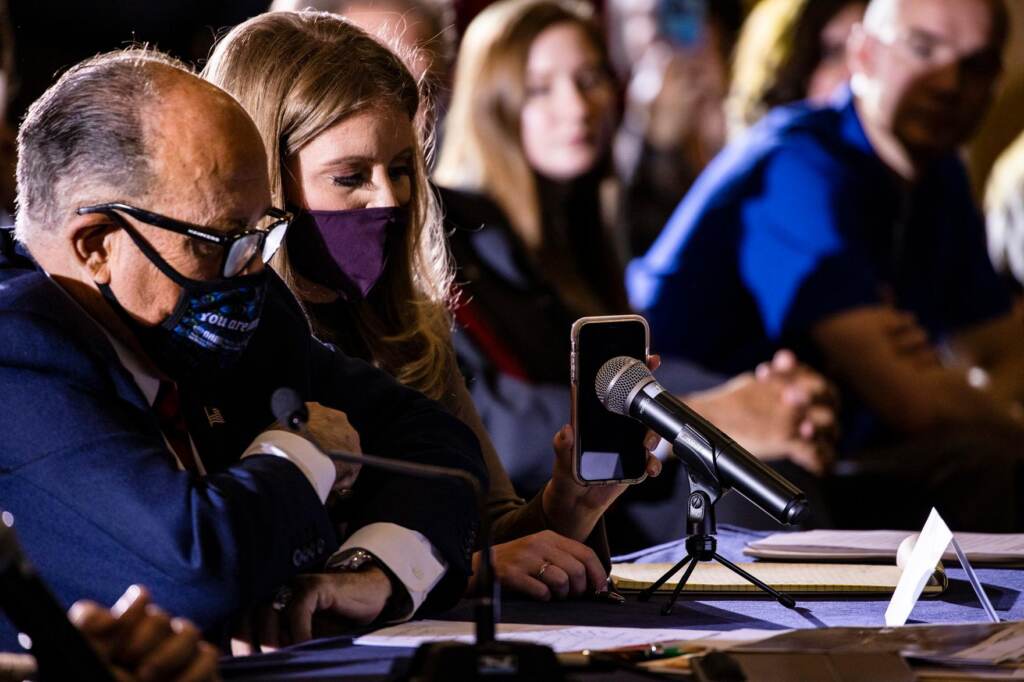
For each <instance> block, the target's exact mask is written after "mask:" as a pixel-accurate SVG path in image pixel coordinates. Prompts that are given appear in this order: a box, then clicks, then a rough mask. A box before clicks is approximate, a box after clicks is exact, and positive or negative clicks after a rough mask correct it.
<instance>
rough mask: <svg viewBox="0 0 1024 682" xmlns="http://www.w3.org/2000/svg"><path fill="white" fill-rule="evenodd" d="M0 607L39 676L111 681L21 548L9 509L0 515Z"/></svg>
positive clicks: (49, 678)
mask: <svg viewBox="0 0 1024 682" xmlns="http://www.w3.org/2000/svg"><path fill="white" fill-rule="evenodd" d="M0 608H2V609H3V611H4V612H5V613H6V614H7V616H8V618H10V620H11V622H12V623H13V624H14V626H15V627H17V628H18V629H19V630H20V631H21V632H22V633H23V634H24V636H25V637H26V638H27V639H23V638H22V637H21V636H19V638H18V640H19V641H20V642H21V643H22V646H24V647H25V648H26V649H28V650H29V651H30V652H31V653H32V655H33V656H34V657H35V659H36V665H37V666H38V669H39V679H41V680H43V681H44V682H45V681H46V680H73V679H80V680H98V681H100V682H107V681H109V682H113V680H114V677H113V675H112V674H111V673H110V670H109V669H108V668H107V666H106V665H104V664H103V662H101V661H100V659H99V657H98V656H97V655H96V652H95V651H94V650H93V648H92V647H91V646H90V645H89V643H88V642H87V641H86V639H85V637H84V636H83V635H82V633H81V632H80V631H79V630H78V628H76V627H75V626H74V625H72V624H71V621H69V620H68V617H67V614H66V613H65V611H64V609H63V607H61V605H60V603H58V601H57V599H56V597H54V596H53V593H51V592H50V590H49V589H48V588H47V587H46V585H45V584H44V583H43V580H42V578H40V577H39V574H38V573H36V570H35V567H33V566H32V564H31V563H29V561H28V559H27V558H26V557H25V555H24V553H23V552H22V551H21V545H20V544H19V543H18V537H17V535H16V534H15V532H14V520H13V517H12V516H11V514H10V513H9V512H3V513H0ZM28 640H31V641H28Z"/></svg>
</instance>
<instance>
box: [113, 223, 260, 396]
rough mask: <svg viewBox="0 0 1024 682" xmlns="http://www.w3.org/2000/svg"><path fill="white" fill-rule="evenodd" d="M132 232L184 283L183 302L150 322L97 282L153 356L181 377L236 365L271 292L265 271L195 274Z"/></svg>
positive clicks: (164, 269)
mask: <svg viewBox="0 0 1024 682" xmlns="http://www.w3.org/2000/svg"><path fill="white" fill-rule="evenodd" d="M127 232H128V234H129V235H130V236H131V238H132V241H134V242H135V244H136V245H137V246H138V247H139V250H140V251H142V253H143V254H144V255H145V256H146V257H147V258H148V259H149V260H150V262H152V263H153V265H155V266H156V267H157V268H158V269H159V270H160V271H161V272H162V273H163V274H165V275H166V276H167V277H168V278H169V279H170V280H171V281H173V282H174V283H175V284H177V285H178V286H179V287H181V294H180V295H179V297H178V303H177V305H176V306H175V307H174V310H173V311H172V312H171V314H170V315H169V316H168V317H167V319H165V320H164V321H163V322H161V323H160V324H157V325H146V324H143V323H141V322H139V321H138V320H136V319H135V318H134V317H132V315H131V314H129V313H128V311H127V310H125V309H124V307H123V306H122V305H121V303H120V302H119V301H118V300H117V298H116V297H115V296H114V292H113V291H112V290H111V289H110V286H109V285H107V284H100V285H98V286H99V289H100V292H101V293H102V294H103V297H104V298H105V299H106V300H107V302H108V303H109V304H110V305H111V307H113V308H114V310H115V311H116V312H117V313H118V315H119V316H120V317H121V319H122V320H123V321H124V322H125V324H127V325H128V327H129V329H131V331H132V332H133V333H134V334H135V337H136V338H137V339H138V340H139V343H140V344H141V346H142V348H143V350H145V352H146V354H147V355H148V356H149V359H150V360H151V361H152V362H153V363H154V364H155V365H156V366H157V367H158V368H159V369H160V370H161V371H163V372H164V373H165V374H167V375H168V376H169V377H170V378H171V379H174V380H178V381H180V380H184V379H189V378H193V377H195V376H198V375H202V374H205V373H209V372H218V371H220V370H226V369H230V368H231V367H233V366H234V365H236V364H237V363H238V361H239V360H240V359H241V357H242V354H243V353H244V352H245V349H246V347H247V346H248V344H249V340H250V339H251V338H252V336H253V334H254V333H255V332H256V329H257V327H258V326H259V322H260V316H261V314H262V312H263V303H264V300H265V298H266V293H267V275H266V272H264V271H261V272H259V273H256V274H253V275H243V276H238V277H230V278H227V279H217V280H210V281H203V280H195V279H190V278H188V277H185V276H183V275H181V274H180V273H178V272H177V271H176V270H174V268H172V267H171V265H170V264H169V263H167V261H165V260H164V259H163V258H162V257H161V256H160V254H158V253H157V252H156V251H155V250H154V249H153V248H152V247H151V246H150V245H149V244H147V243H146V242H145V241H144V240H142V239H141V238H140V237H138V236H137V235H135V234H133V231H132V230H130V229H129V230H128V231H127Z"/></svg>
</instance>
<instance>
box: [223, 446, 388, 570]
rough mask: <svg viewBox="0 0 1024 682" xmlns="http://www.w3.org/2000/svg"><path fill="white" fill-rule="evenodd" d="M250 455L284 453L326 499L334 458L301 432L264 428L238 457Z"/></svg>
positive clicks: (281, 454)
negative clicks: (266, 429)
mask: <svg viewBox="0 0 1024 682" xmlns="http://www.w3.org/2000/svg"><path fill="white" fill-rule="evenodd" d="M252 455H276V456H277V457H284V458H285V459H287V460H288V461H289V462H291V463H292V464H294V465H295V466H297V467H298V468H299V471H301V472H302V473H303V474H304V475H305V476H306V478H307V479H308V480H309V484H310V485H311V486H313V489H314V490H316V494H317V495H318V496H319V497H320V501H321V502H325V501H327V496H328V495H329V494H330V492H331V486H333V485H334V478H335V476H336V475H337V474H336V473H335V468H334V462H332V461H331V460H330V458H328V457H327V455H325V454H323V453H322V452H320V451H319V450H318V449H317V448H316V446H315V445H313V444H312V443H310V442H309V441H308V440H306V439H305V438H303V437H302V436H300V435H298V434H295V433H291V432H290V431H281V430H279V429H271V430H270V431H264V432H263V433H261V434H260V435H258V436H256V440H254V441H253V442H252V445H250V446H249V447H248V448H246V450H245V452H243V453H242V459H245V458H246V457H251V456H252ZM367 551H369V550H368V549H367Z"/></svg>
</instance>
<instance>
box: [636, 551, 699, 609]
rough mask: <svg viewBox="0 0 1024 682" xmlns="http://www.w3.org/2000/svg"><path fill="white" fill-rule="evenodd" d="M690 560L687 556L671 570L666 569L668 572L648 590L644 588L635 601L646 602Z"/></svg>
mask: <svg viewBox="0 0 1024 682" xmlns="http://www.w3.org/2000/svg"><path fill="white" fill-rule="evenodd" d="M691 558H692V557H691V556H690V555H689V554H687V555H686V556H684V557H683V558H682V559H681V560H680V561H679V563H677V564H676V565H675V566H673V567H672V568H670V569H668V571H667V572H666V573H665V575H663V576H661V577H660V578H658V579H657V580H656V581H655V583H654V584H653V585H651V586H650V587H648V588H645V589H644V591H643V592H641V593H640V595H639V596H638V597H637V599H638V600H639V601H648V600H649V599H650V598H651V597H652V596H653V595H654V593H655V592H657V591H658V588H659V587H661V586H662V585H664V584H665V583H666V581H668V579H669V578H671V577H672V576H674V575H675V574H676V573H678V572H679V569H681V568H682V567H683V566H685V565H686V562H687V561H689V560H690V559H691Z"/></svg>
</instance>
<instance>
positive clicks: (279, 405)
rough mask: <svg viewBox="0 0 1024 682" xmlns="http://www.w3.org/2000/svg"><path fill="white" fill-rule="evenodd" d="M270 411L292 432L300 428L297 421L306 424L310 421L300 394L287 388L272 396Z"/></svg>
mask: <svg viewBox="0 0 1024 682" xmlns="http://www.w3.org/2000/svg"><path fill="white" fill-rule="evenodd" d="M270 411H271V412H273V414H274V418H275V419H277V421H278V422H280V423H281V425H282V426H284V427H285V428H288V429H292V430H295V429H296V427H297V426H298V424H297V422H296V420H299V421H303V422H304V421H306V420H308V419H309V412H308V411H307V410H306V404H305V403H304V402H302V398H301V397H300V396H299V394H298V392H297V391H295V390H294V389H291V388H287V387H281V388H279V389H277V390H276V391H274V394H273V395H272V396H270Z"/></svg>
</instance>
